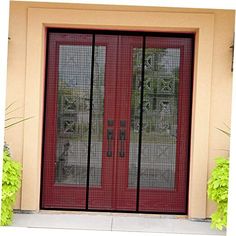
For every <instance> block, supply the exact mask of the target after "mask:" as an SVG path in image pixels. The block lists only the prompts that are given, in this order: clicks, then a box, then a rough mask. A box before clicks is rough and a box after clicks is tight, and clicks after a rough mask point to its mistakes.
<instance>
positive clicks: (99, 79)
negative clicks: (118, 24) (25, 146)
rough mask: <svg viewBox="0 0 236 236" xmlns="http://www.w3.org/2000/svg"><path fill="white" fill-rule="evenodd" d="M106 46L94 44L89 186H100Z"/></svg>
mask: <svg viewBox="0 0 236 236" xmlns="http://www.w3.org/2000/svg"><path fill="white" fill-rule="evenodd" d="M105 60H106V47H105V46H95V52H94V77H93V107H92V133H91V134H92V138H91V151H90V172H89V173H90V177H89V186H90V187H91V186H101V171H102V142H103V115H104V76H105Z"/></svg>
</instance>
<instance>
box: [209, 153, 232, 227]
mask: <svg viewBox="0 0 236 236" xmlns="http://www.w3.org/2000/svg"><path fill="white" fill-rule="evenodd" d="M228 180H229V160H227V159H225V158H223V157H220V158H218V159H217V160H216V167H215V168H214V169H213V171H212V173H211V176H210V179H209V181H208V197H209V198H210V199H211V200H213V201H214V202H216V204H217V210H216V212H214V213H213V214H212V215H211V219H212V227H213V228H216V229H220V230H222V229H223V228H225V227H226V225H227V206H228Z"/></svg>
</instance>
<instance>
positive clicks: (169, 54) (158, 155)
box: [140, 48, 180, 188]
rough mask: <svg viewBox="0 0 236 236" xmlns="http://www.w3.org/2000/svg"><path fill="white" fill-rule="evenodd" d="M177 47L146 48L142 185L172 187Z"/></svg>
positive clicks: (177, 78)
mask: <svg viewBox="0 0 236 236" xmlns="http://www.w3.org/2000/svg"><path fill="white" fill-rule="evenodd" d="M179 63H180V49H178V48H147V49H146V53H145V77H144V79H145V82H144V99H143V100H144V101H143V130H142V154H141V174H140V175H141V176H140V186H141V188H174V187H175V161H176V130H177V117H178V112H177V110H178V82H179V66H180V65H179Z"/></svg>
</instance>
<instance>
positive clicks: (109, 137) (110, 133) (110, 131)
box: [107, 128, 113, 157]
mask: <svg viewBox="0 0 236 236" xmlns="http://www.w3.org/2000/svg"><path fill="white" fill-rule="evenodd" d="M107 140H108V145H107V146H108V150H107V156H108V157H112V140H113V129H110V128H108V129H107Z"/></svg>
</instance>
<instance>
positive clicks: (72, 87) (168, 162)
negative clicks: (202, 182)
mask: <svg viewBox="0 0 236 236" xmlns="http://www.w3.org/2000/svg"><path fill="white" fill-rule="evenodd" d="M54 31H55V30H52V31H50V30H49V32H48V53H47V55H48V56H47V91H46V101H47V102H46V107H45V132H44V133H45V138H44V159H43V184H42V208H53V209H81V210H83V209H84V210H108V211H132V212H163V213H172V212H173V213H186V210H187V208H186V205H187V204H186V203H187V198H186V196H187V180H188V155H189V130H190V116H191V113H190V111H191V86H192V53H193V52H192V46H193V39H192V37H190V36H188V37H184V36H183V35H181V37H174V35H173V36H172V37H170V36H168V37H166V36H165V37H164V36H161V37H160V36H159V35H158V34H157V35H155V36H152V35H150V36H149V35H146V34H143V33H142V34H138V33H136V34H134V35H132V34H129V33H127V34H126V33H125V32H123V33H122V34H121V33H119V32H112V33H110V32H108V31H106V32H99V31H94V32H91V33H90V32H89V33H88V32H86V31H83V32H82V31H81V32H80V31H73V32H66V31H65V32H54ZM183 81H185V83H184V82H183Z"/></svg>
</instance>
